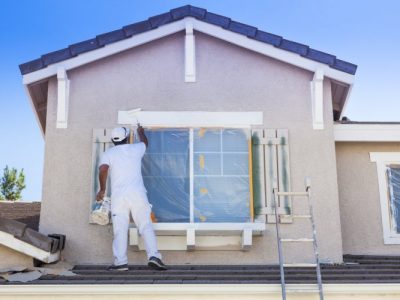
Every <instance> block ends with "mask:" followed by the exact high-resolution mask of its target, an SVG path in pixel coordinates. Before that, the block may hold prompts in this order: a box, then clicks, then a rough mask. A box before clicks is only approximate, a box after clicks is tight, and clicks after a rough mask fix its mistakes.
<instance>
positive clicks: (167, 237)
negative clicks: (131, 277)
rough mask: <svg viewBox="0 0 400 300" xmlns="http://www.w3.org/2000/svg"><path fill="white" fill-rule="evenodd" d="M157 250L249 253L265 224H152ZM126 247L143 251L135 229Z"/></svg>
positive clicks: (131, 229) (131, 230)
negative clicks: (235, 251)
mask: <svg viewBox="0 0 400 300" xmlns="http://www.w3.org/2000/svg"><path fill="white" fill-rule="evenodd" d="M153 228H154V231H155V233H156V236H157V242H158V248H159V250H189V251H190V250H249V249H250V248H251V245H252V237H253V235H262V234H263V232H264V231H265V223H153ZM129 244H130V245H131V246H133V247H134V249H135V250H145V248H144V243H143V239H142V237H141V236H140V235H139V232H138V229H137V228H136V227H132V228H130V229H129Z"/></svg>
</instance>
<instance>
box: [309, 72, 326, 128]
mask: <svg viewBox="0 0 400 300" xmlns="http://www.w3.org/2000/svg"><path fill="white" fill-rule="evenodd" d="M323 84H324V71H323V70H322V69H318V70H316V71H315V73H314V78H313V81H311V100H312V116H313V128H314V129H320V130H321V129H324V87H323Z"/></svg>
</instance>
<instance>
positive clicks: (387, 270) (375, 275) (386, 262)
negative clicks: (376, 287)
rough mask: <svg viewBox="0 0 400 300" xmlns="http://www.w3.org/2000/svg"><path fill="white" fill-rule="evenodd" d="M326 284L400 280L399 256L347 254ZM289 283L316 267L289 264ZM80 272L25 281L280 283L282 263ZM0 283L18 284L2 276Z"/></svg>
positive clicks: (304, 280) (311, 274)
mask: <svg viewBox="0 0 400 300" xmlns="http://www.w3.org/2000/svg"><path fill="white" fill-rule="evenodd" d="M321 267H322V281H323V283H324V284H329V283H333V284H344V283H353V284H360V283H364V284H365V283H400V272H399V269H400V257H399V256H364V255H345V256H344V263H343V264H337V265H322V266H321ZM285 269H286V272H285V279H286V282H287V283H298V284H315V283H316V272H315V268H285ZM72 271H73V272H74V273H76V274H78V275H77V276H73V277H67V276H57V275H45V276H42V277H41V278H40V279H38V280H35V281H32V282H28V283H23V284H34V285H35V284H36V285H42V284H50V285H54V284H55V285H61V284H278V283H280V273H279V266H278V265H220V266H219V265H203V266H201V265H174V266H169V269H168V270H167V271H154V270H151V269H149V268H148V267H147V266H143V265H142V266H140V265H130V266H129V271H127V272H121V271H113V272H112V271H107V270H106V266H101V265H78V266H75V267H74V269H73V270H72ZM0 284H8V285H18V283H15V282H12V283H8V282H6V281H4V280H2V279H0Z"/></svg>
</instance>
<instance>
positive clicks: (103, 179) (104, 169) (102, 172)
mask: <svg viewBox="0 0 400 300" xmlns="http://www.w3.org/2000/svg"><path fill="white" fill-rule="evenodd" d="M108 168H109V166H108V165H101V166H100V167H99V182H100V191H99V192H98V193H97V195H96V201H101V200H103V198H104V194H105V192H106V187H107V176H108Z"/></svg>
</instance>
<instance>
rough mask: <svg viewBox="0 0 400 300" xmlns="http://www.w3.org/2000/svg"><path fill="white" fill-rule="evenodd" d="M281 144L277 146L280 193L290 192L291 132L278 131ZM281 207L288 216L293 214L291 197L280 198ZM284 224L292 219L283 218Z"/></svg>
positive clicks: (286, 130) (285, 130)
mask: <svg viewBox="0 0 400 300" xmlns="http://www.w3.org/2000/svg"><path fill="white" fill-rule="evenodd" d="M276 135H277V138H278V139H280V141H281V142H280V144H279V145H278V146H277V155H278V174H279V177H278V188H279V192H290V159H289V130H288V129H278V130H277V131H276ZM279 200H280V201H279V206H280V208H281V209H282V208H283V213H284V214H286V215H291V214H292V198H291V197H290V196H283V197H279ZM281 222H282V223H290V222H292V219H291V218H290V217H289V218H288V217H282V219H281Z"/></svg>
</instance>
